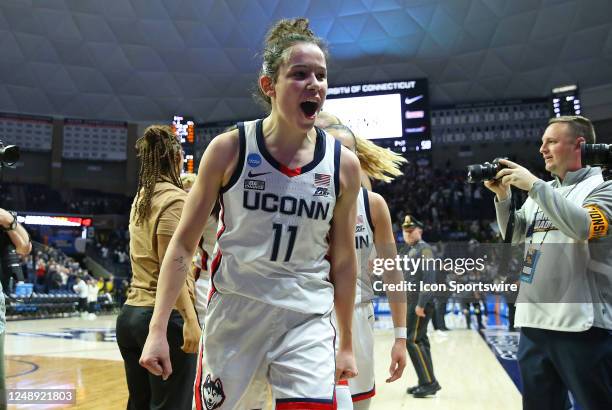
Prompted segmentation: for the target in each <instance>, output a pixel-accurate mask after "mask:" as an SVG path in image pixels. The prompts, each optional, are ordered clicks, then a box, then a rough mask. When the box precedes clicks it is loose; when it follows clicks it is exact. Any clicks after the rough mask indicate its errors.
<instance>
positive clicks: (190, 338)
mask: <svg viewBox="0 0 612 410" xmlns="http://www.w3.org/2000/svg"><path fill="white" fill-rule="evenodd" d="M201 335H202V329H200V324H199V323H198V321H197V320H187V321H185V322H184V323H183V345H182V346H181V349H182V350H183V352H185V353H197V352H198V346H199V343H200V336H201Z"/></svg>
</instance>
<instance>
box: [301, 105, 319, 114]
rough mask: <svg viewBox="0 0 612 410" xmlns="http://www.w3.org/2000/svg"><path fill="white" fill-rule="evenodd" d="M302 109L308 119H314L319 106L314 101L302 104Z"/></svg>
mask: <svg viewBox="0 0 612 410" xmlns="http://www.w3.org/2000/svg"><path fill="white" fill-rule="evenodd" d="M300 108H301V109H302V112H303V113H304V115H306V117H309V118H310V117H312V116H314V115H315V114H316V112H317V109H319V104H317V103H316V102H314V101H304V102H303V103H300Z"/></svg>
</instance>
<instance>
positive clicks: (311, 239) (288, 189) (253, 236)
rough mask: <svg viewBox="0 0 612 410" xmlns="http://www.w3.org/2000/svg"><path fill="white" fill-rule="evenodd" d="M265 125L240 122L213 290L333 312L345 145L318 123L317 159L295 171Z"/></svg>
mask: <svg viewBox="0 0 612 410" xmlns="http://www.w3.org/2000/svg"><path fill="white" fill-rule="evenodd" d="M262 124H263V121H262V120H257V121H251V122H245V123H244V124H238V129H239V135H240V137H239V140H240V153H239V160H238V164H237V167H236V171H235V172H234V174H233V175H232V177H231V179H230V181H229V182H228V184H227V186H225V187H223V188H222V190H221V194H220V201H221V213H220V217H219V232H218V233H217V245H216V247H215V256H214V258H213V262H212V264H211V283H212V291H211V295H212V294H213V293H214V292H215V291H218V292H220V293H232V294H237V295H241V296H245V297H248V298H251V299H256V300H259V301H262V302H265V303H269V304H272V305H275V306H279V307H283V308H286V309H291V310H295V311H298V312H304V313H320V314H322V313H326V312H328V311H329V310H330V309H331V308H332V305H333V298H334V289H333V286H332V284H331V283H330V282H329V270H330V263H329V261H328V259H327V253H328V249H329V243H328V232H329V230H330V222H331V219H332V216H333V212H334V205H335V203H336V193H337V192H338V190H339V175H340V174H339V172H340V169H339V168H340V148H341V146H340V144H339V143H337V142H336V141H335V140H334V139H333V138H332V137H330V136H328V135H327V134H326V133H325V132H323V131H321V130H319V129H317V140H316V145H315V150H314V157H313V160H312V161H311V162H310V163H308V164H307V165H305V166H303V167H301V168H298V169H289V168H287V167H285V166H283V165H281V164H280V163H278V161H276V160H275V159H274V158H273V157H272V155H270V153H269V152H268V151H267V149H266V147H265V143H264V136H263V130H262V128H263V125H262Z"/></svg>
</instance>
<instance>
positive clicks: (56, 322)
mask: <svg viewBox="0 0 612 410" xmlns="http://www.w3.org/2000/svg"><path fill="white" fill-rule="evenodd" d="M114 326H115V318H114V317H110V316H106V317H98V318H97V319H96V320H87V319H82V318H71V319H53V320H36V321H19V322H9V324H8V329H7V336H6V340H5V355H6V366H7V370H6V375H7V380H6V381H7V388H9V389H11V388H20V389H24V388H47V389H51V388H54V389H60V388H61V389H75V391H76V405H73V406H66V405H64V406H57V405H56V406H42V405H36V406H34V405H32V406H24V405H19V406H9V408H19V409H28V408H31V409H44V408H54V409H55V408H79V409H91V410H98V409H104V410H108V409H124V408H125V404H126V402H127V386H126V383H125V376H124V371H123V364H122V361H121V355H120V354H119V351H118V349H117V345H116V343H114V342H112V341H104V340H105V339H107V340H108V337H107V336H108V335H104V332H103V331H104V329H107V330H108V329H114ZM79 333H80V338H78V339H65V338H60V337H65V336H67V335H69V334H79ZM430 338H431V345H432V352H433V358H434V369H435V372H436V377H437V378H438V380H439V381H440V384H441V385H442V390H441V391H440V392H438V394H437V395H436V396H435V397H430V398H426V399H415V398H413V397H412V396H409V395H407V394H406V393H405V390H406V387H407V386H411V385H413V384H416V376H415V374H414V370H412V368H411V365H410V363H409V364H408V368H407V370H406V372H405V374H404V377H403V378H402V379H401V380H398V381H397V382H395V383H391V384H387V383H385V381H384V380H385V378H386V377H387V372H388V370H387V369H388V367H389V349H390V347H391V344H392V341H393V336H392V333H391V332H390V331H388V330H377V333H376V375H377V376H376V378H377V382H376V391H377V394H376V396H375V398H374V400H373V402H372V406H371V409H372V410H395V409H423V410H427V409H444V410H464V409H465V410H467V409H469V410H479V409H482V410H485V409H486V410H489V409H496V410H518V409H520V408H521V397H520V393H519V392H518V390H517V389H516V387H515V386H514V384H513V383H512V381H511V380H510V378H509V377H508V376H507V374H506V373H505V371H504V370H503V368H502V367H501V365H500V364H499V363H498V361H497V360H496V358H495V356H494V355H493V353H492V352H491V350H490V349H489V348H488V347H487V345H486V343H485V342H484V340H483V339H482V338H481V337H480V336H479V335H478V333H477V332H476V331H469V330H453V331H451V332H447V333H444V334H440V333H432V334H430Z"/></svg>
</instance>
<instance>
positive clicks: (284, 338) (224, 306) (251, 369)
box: [141, 19, 359, 409]
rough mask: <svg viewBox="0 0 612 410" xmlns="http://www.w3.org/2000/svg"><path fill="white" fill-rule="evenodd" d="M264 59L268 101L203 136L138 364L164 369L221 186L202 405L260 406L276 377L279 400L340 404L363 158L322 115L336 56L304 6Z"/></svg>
mask: <svg viewBox="0 0 612 410" xmlns="http://www.w3.org/2000/svg"><path fill="white" fill-rule="evenodd" d="M263 60H264V61H263V67H262V70H261V74H260V77H259V89H260V92H261V95H262V97H263V98H264V99H265V101H266V102H267V103H268V104H269V107H270V114H269V115H268V116H267V117H266V118H264V119H263V120H257V121H252V122H247V123H244V124H239V127H238V130H235V131H232V132H228V133H224V134H221V135H219V136H218V137H216V138H215V139H214V140H213V141H212V142H211V144H210V145H209V147H208V148H207V150H206V152H205V154H204V157H203V159H202V161H201V164H200V171H199V173H198V177H197V179H196V183H195V185H194V187H193V190H192V191H191V192H190V193H189V197H188V200H187V204H186V206H185V212H184V213H183V215H182V217H181V222H180V224H179V227H178V229H177V232H176V234H175V235H174V236H173V238H172V241H171V242H170V245H169V248H168V256H167V257H166V258H165V260H164V263H163V266H162V271H161V275H160V282H159V287H158V297H157V300H156V304H155V313H154V318H153V320H152V323H151V326H150V332H149V337H148V340H147V346H146V348H145V350H144V351H143V355H142V358H141V364H142V365H143V366H145V367H146V368H147V369H149V370H150V371H151V372H152V373H153V374H157V375H162V376H163V378H164V379H167V378H168V376H169V375H170V373H171V371H172V370H171V366H170V362H169V360H168V347H167V342H166V323H167V322H168V314H169V311H170V307H171V305H172V303H173V301H174V300H175V298H176V296H177V295H178V293H179V290H180V284H181V283H182V282H183V281H184V278H185V276H186V275H187V273H188V271H189V262H190V260H191V255H192V254H193V251H194V249H195V247H196V245H197V242H198V239H199V237H200V235H201V233H202V229H203V227H204V224H205V221H206V219H207V217H208V215H210V211H211V209H212V207H213V204H214V202H215V200H216V199H217V197H219V199H220V203H221V213H220V218H219V221H220V222H219V231H218V233H217V243H216V245H215V248H216V249H215V254H214V257H213V261H212V264H211V292H210V297H209V304H208V311H207V314H206V321H205V329H206V337H203V338H202V345H201V348H200V368H199V369H198V373H197V376H196V383H195V389H194V390H195V392H194V393H195V402H196V406H197V407H198V408H202V407H206V408H207V409H218V408H219V409H235V408H245V409H254V408H262V407H263V402H264V400H265V393H266V386H267V385H268V384H270V385H271V388H272V393H273V396H274V398H275V401H276V408H277V409H297V408H299V409H331V408H333V396H334V381H335V380H338V379H345V378H350V377H352V376H354V375H356V374H357V369H356V368H355V360H354V358H353V352H352V339H351V319H352V313H353V304H354V293H355V281H356V278H355V276H356V275H355V272H356V255H355V248H354V247H353V246H347V245H348V244H352V243H353V242H354V231H355V218H356V213H355V203H356V201H357V194H358V191H359V162H358V160H357V158H356V157H355V156H354V154H352V153H351V152H350V151H348V150H347V149H345V148H342V146H341V145H340V143H337V142H336V141H335V140H334V139H333V138H332V137H330V136H327V135H326V134H325V133H324V132H322V131H320V130H317V129H315V128H314V122H315V120H316V118H317V113H318V111H319V110H320V108H321V106H322V105H323V102H324V100H325V96H326V92H327V67H326V54H325V52H324V48H323V45H322V43H321V40H320V39H318V38H317V37H316V36H315V35H314V33H313V32H312V31H311V30H310V29H309V27H308V20H306V19H293V20H281V21H279V22H278V23H277V24H276V25H275V26H274V27H273V28H272V29H271V30H270V32H269V33H268V36H267V39H266V46H265V49H264V52H263ZM334 305H335V309H336V313H337V317H338V328H339V336H340V347H339V350H338V352H337V354H336V361H335V366H334V361H333V359H334V338H335V331H334V328H333V327H332V325H331V310H332V308H333V307H334ZM334 367H335V368H334Z"/></svg>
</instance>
